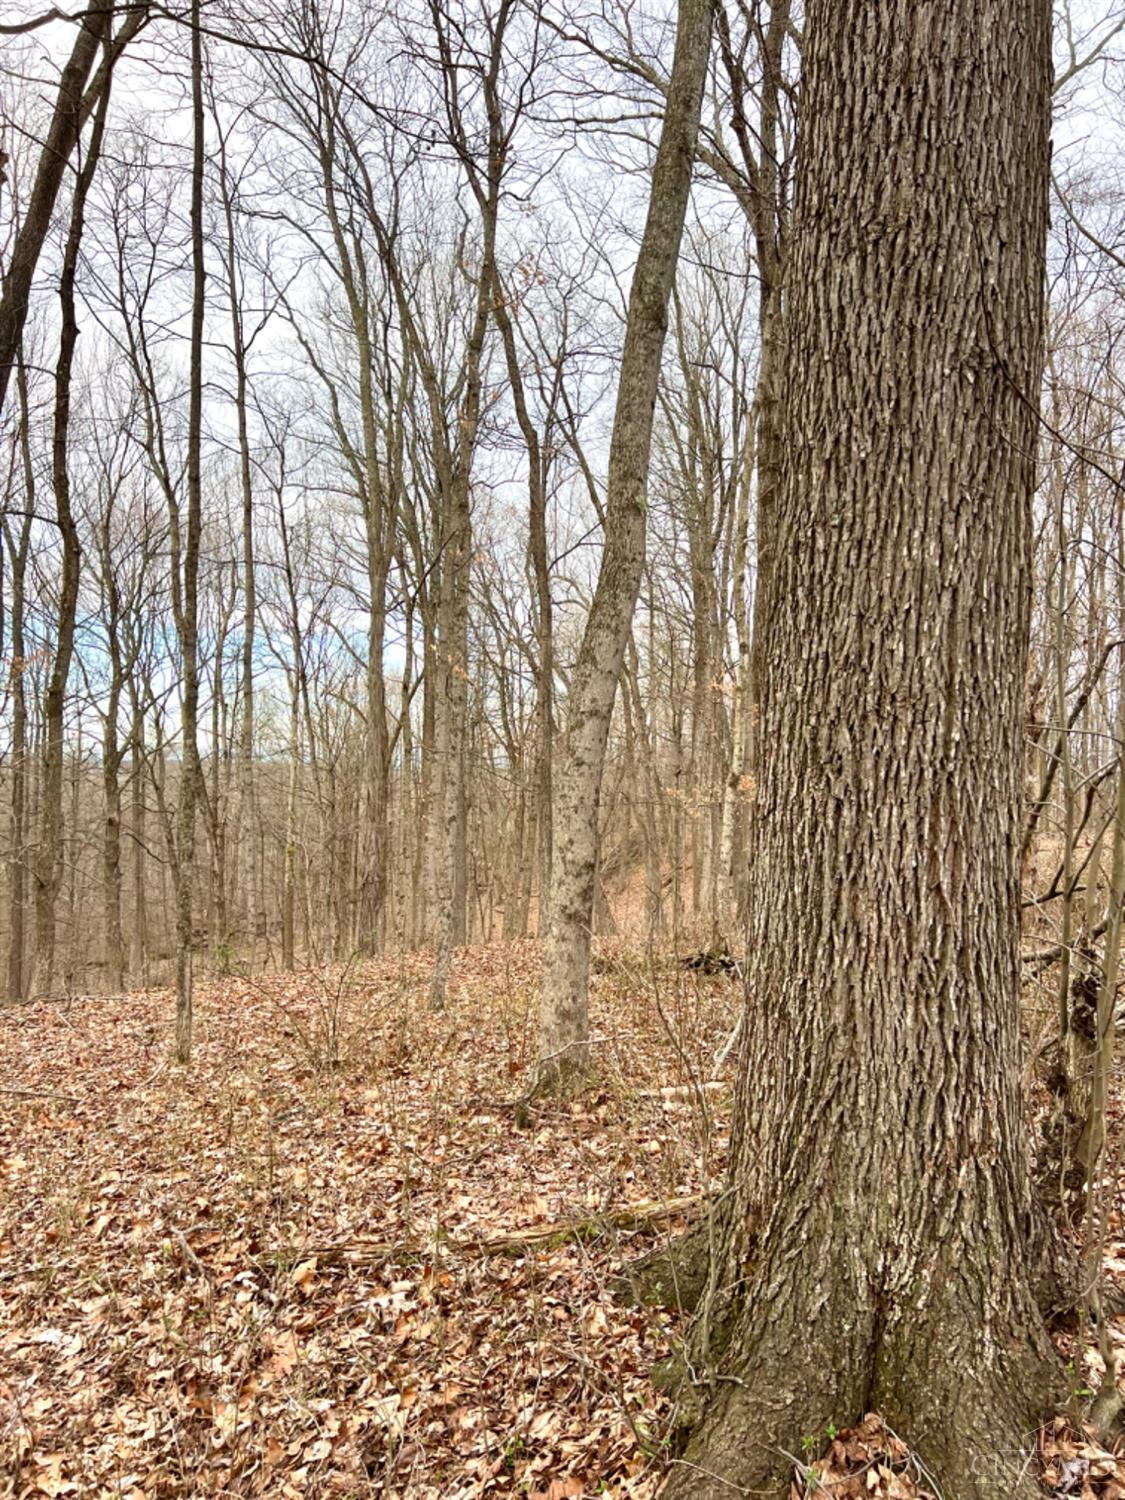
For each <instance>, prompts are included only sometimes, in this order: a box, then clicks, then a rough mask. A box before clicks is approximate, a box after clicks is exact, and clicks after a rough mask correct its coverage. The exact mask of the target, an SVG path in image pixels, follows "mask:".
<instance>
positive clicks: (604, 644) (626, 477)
mask: <svg viewBox="0 0 1125 1500" xmlns="http://www.w3.org/2000/svg"><path fill="white" fill-rule="evenodd" d="M710 40H711V0H680V5H679V19H678V23H677V30H676V52H675V56H674V58H673V62H672V77H671V81H670V83H669V86H668V97H667V103H666V106H665V111H664V124H663V127H662V129H661V132H660V145H659V147H658V148H657V152H656V161H655V164H654V166H653V173H652V190H651V195H650V199H649V208H648V218H647V220H646V222H645V228H644V234H643V237H642V239H641V247H640V251H639V252H638V255H637V266H636V270H635V271H634V273H633V284H632V286H631V288H630V291H629V311H628V317H627V322H626V328H625V347H624V350H623V352H622V357H621V375H620V378H619V381H618V387H617V408H616V411H615V413H614V422H613V439H612V442H611V445H610V453H609V474H608V483H607V494H606V518H605V548H604V551H603V553H602V562H601V568H600V570H599V573H598V583H597V588H596V589H595V592H594V600H593V604H592V605H591V607H590V614H589V618H588V619H587V621H586V630H585V633H584V635H583V637H582V645H581V647H580V648H579V652H578V660H577V661H576V662H575V665H574V672H573V675H572V678H571V684H570V695H569V700H568V707H567V720H566V743H565V746H564V747H563V753H562V755H561V756H560V757H559V759H558V765H557V772H556V787H555V805H554V811H553V827H554V841H553V851H552V867H551V892H550V899H551V927H550V933H549V935H548V940H547V958H546V973H545V975H544V979H543V996H542V1009H541V1015H540V1029H539V1057H540V1065H539V1083H540V1084H549V1083H553V1082H555V1081H557V1080H558V1079H559V1078H560V1077H561V1076H562V1075H564V1074H566V1073H572V1072H577V1073H581V1072H583V1071H584V1070H585V1069H586V1067H587V1066H588V1064H589V1049H590V1043H589V1019H588V1009H587V991H588V986H589V979H590V924H591V920H592V917H593V909H594V880H595V873H596V870H597V864H598V804H599V801H600V798H601V784H602V773H603V770H604V768H605V747H606V741H607V739H608V737H609V725H610V718H611V716H612V714H613V700H614V698H615V697H616V695H617V684H618V681H619V679H620V677H621V667H622V663H623V661H624V658H625V647H626V643H627V642H628V639H629V632H630V629H631V628H632V623H633V609H634V607H635V605H636V602H637V591H638V589H639V588H640V585H641V574H642V572H643V570H644V560H645V493H646V488H647V484H648V466H649V456H650V453H651V449H652V418H653V408H654V407H655V405H656V389H657V382H658V380H659V377H660V360H661V354H662V352H663V349H664V335H665V332H666V331H667V326H668V299H669V297H670V296H671V292H672V283H673V281H674V279H675V275H676V263H677V261H678V260H679V254H680V239H681V236H682V235H683V228H684V215H685V213H686V211H687V203H688V196H689V194H690V192H691V178H692V167H693V164H694V160H695V144H696V137H697V134H698V131H699V110H700V103H701V100H702V95H703V80H704V77H705V75H706V72H707V59H708V55H709V52H710Z"/></svg>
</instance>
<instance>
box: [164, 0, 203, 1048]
mask: <svg viewBox="0 0 1125 1500" xmlns="http://www.w3.org/2000/svg"><path fill="white" fill-rule="evenodd" d="M199 11H200V0H192V6H191V108H192V163H191V262H192V300H191V355H190V371H189V377H188V380H189V390H188V433H187V516H186V523H185V524H184V526H183V527H182V528H181V521H180V515H179V510H178V508H173V512H172V515H171V517H170V520H171V525H172V536H173V545H172V566H173V581H174V584H175V589H174V593H175V594H176V595H178V598H177V599H176V602H175V605H174V608H175V613H176V633H177V636H178V638H179V646H180V674H181V680H182V687H181V698H180V737H181V748H180V785H179V800H178V805H177V809H176V869H175V876H176V1048H175V1050H176V1061H177V1062H179V1063H182V1064H186V1063H187V1062H189V1061H190V1059H191V1031H192V1004H193V993H192V991H193V984H192V960H193V931H192V926H193V924H192V905H193V897H194V891H195V809H196V802H197V800H198V793H199V781H200V775H201V771H200V766H199V747H198V741H197V727H198V724H197V721H198V714H199V598H198V590H199V546H200V533H201V530H202V514H203V476H202V439H203V310H204V309H203V299H204V274H205V273H204V264H203V161H204V157H203V148H204V142H203V38H202V35H201V33H200V30H199V24H200V20H199Z"/></svg>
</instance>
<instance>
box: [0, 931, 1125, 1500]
mask: <svg viewBox="0 0 1125 1500" xmlns="http://www.w3.org/2000/svg"><path fill="white" fill-rule="evenodd" d="M598 969H599V973H598V975H597V977H596V980H595V985H594V994H593V1025H594V1032H595V1036H596V1037H597V1039H598V1040H597V1044H596V1054H597V1058H598V1076H597V1082H596V1084H595V1085H594V1087H592V1088H591V1089H590V1090H589V1091H588V1092H587V1093H585V1094H584V1095H582V1096H581V1097H579V1098H575V1099H572V1100H562V1101H556V1102H553V1103H551V1104H550V1105H549V1106H545V1107H542V1108H539V1109H538V1110H537V1112H536V1114H535V1118H534V1120H533V1122H532V1126H531V1128H530V1129H527V1130H517V1129H516V1128H515V1127H514V1123H513V1109H512V1105H513V1101H514V1100H515V1099H516V1098H517V1096H518V1095H519V1094H520V1092H521V1090H522V1089H524V1088H525V1086H526V1083H527V1079H528V1068H529V1065H530V1063H531V1061H532V1059H533V1056H534V1037H535V1018H536V1017H535V1013H536V1000H537V994H536V986H537V980H538V974H539V950H538V948H537V947H536V946H535V945H533V944H517V945H507V946H505V947H493V948H482V949H474V950H467V951H465V952H463V953H462V954H461V955H459V958H458V962H457V966H456V969H455V973H454V982H453V998H452V1001H451V1004H450V1007H449V1009H448V1010H447V1011H446V1012H445V1013H444V1014H443V1015H441V1016H434V1015H432V1014H430V1013H429V1012H428V1010H427V1009H426V986H427V980H428V974H429V968H428V962H427V959H426V957H425V956H424V955H407V956H396V957H394V958H393V959H388V960H385V961H380V962H377V963H372V964H368V965H364V966H362V967H359V968H356V969H352V970H349V971H347V972H345V973H343V974H342V975H341V974H340V973H339V971H336V972H333V973H331V974H326V973H320V972H316V971H309V972H307V973H304V974H297V975H291V976H287V977H285V978H280V977H270V978H268V979H263V980H261V981H259V982H250V981H247V980H245V979H223V980H217V981H213V982H207V983H201V984H199V985H198V987H197V1001H196V1028H195V1047H194V1053H193V1059H192V1063H191V1066H190V1067H189V1068H187V1069H181V1068H177V1067H175V1066H174V1065H173V1064H171V1063H170V1062H169V1061H168V1055H169V1046H170V1039H171V1027H172V1001H171V998H170V996H169V994H168V993H167V991H147V992H143V993H139V994H132V995H128V996H124V997H121V996H119V997H113V998H108V999H107V998H85V999H75V1000H73V1001H70V1002H60V1003H50V1004H46V1003H43V1004H37V1005H33V1006H28V1007H23V1008H19V1009H16V1010H9V1011H7V1012H0V1496H3V1497H4V1500H8V1497H11V1500H22V1497H30V1496H38V1495H48V1496H57V1495H63V1496H70V1495H73V1496H78V1497H80V1500H85V1497H102V1496H105V1497H109V1496H113V1497H127V1500H157V1497H164V1496H195V1495H199V1496H204V1495H211V1496H270V1497H274V1496H276V1497H294V1500H298V1497H300V1500H304V1497H309V1500H320V1497H334V1496H356V1497H360V1496H388V1497H391V1496H402V1497H417V1500H431V1497H433V1500H445V1497H449V1500H454V1497H458V1500H459V1497H465V1500H467V1497H470V1496H485V1495H498V1496H499V1495H519V1496H527V1497H532V1500H565V1497H571V1496H592V1495H599V1494H604V1495H611V1496H623V1497H624V1496H634V1497H645V1496H652V1495H654V1494H655V1492H656V1489H657V1487H658V1485H659V1482H660V1479H661V1477H662V1475H663V1474H664V1472H666V1465H667V1461H668V1433H669V1428H670V1419H671V1409H670V1403H669V1401H668V1399H667V1398H666V1397H665V1396H663V1395H661V1394H660V1393H659V1392H658V1391H657V1390H656V1389H655V1388H654V1387H653V1385H652V1384H651V1381H650V1375H651V1371H652V1368H653V1365H654V1364H655V1363H656V1362H657V1361H658V1360H659V1359H661V1358H662V1357H664V1356H665V1355H666V1354H667V1353H668V1352H669V1350H670V1348H671V1347H672V1346H673V1345H674V1343H675V1341H676V1339H677V1337H678V1336H679V1334H680V1332H681V1330H682V1319H680V1318H679V1317H678V1316H677V1315H675V1314H674V1313H670V1312H668V1311H664V1310H658V1309H648V1308H646V1309H643V1310H638V1309H635V1308H628V1307H623V1306H621V1305H619V1304H618V1303H617V1302H615V1300H614V1298H613V1295H612V1287H611V1283H612V1278H613V1276H614V1275H615V1273H616V1272H617V1271H619V1269H620V1268H621V1266H622V1265H623V1264H624V1263H627V1262H628V1261H629V1260H630V1259H632V1258H634V1257H636V1256H638V1255H640V1254H642V1253H644V1251H646V1250H647V1249H649V1248H651V1246H652V1245H653V1243H654V1241H655V1238H656V1237H657V1236H659V1235H664V1234H672V1233H675V1232H676V1231H677V1229H679V1228H682V1227H683V1224H684V1223H685V1222H686V1219H685V1215H687V1214H689V1213H690V1212H691V1208H692V1204H693V1200H695V1199H696V1198H697V1197H698V1195H700V1194H702V1193H704V1192H705V1191H706V1190H708V1189H710V1188H713V1187H714V1186H715V1184H717V1183H718V1182H719V1181H720V1180H721V1176H722V1172H723V1167H724V1163H725V1154H726V1148H727V1139H728V1135H727V1126H728V1121H729V1116H730V1105H731V1097H730V1087H729V1080H730V1066H729V1064H728V1067H727V1070H726V1074H725V1078H724V1080H723V1081H720V1082H718V1083H710V1084H709V1086H708V1087H707V1088H706V1089H699V1088H696V1087H695V1086H694V1084H695V1083H698V1082H699V1081H701V1080H710V1079H711V1076H712V1064H713V1058H714V1055H715V1052H716V1050H717V1049H718V1048H719V1047H720V1045H721V1043H722V1042H723V1040H724V1038H725V1037H726V1035H727V1034H728V1032H729V1030H730V1027H731V1025H732V1024H733V1021H734V1018H735V1016H736V1014H737V1005H738V992H737V989H736V987H735V986H734V985H732V984H731V983H730V981H729V980H727V979H725V978H723V977H716V978H704V977H701V976H698V975H696V974H690V973H686V972H684V971H682V970H680V969H678V968H676V967H675V966H674V965H671V964H663V965H657V964H655V963H654V962H650V961H647V960H644V959H642V958H640V957H639V956H638V955H636V954H635V953H634V954H632V955H630V954H629V953H628V952H627V951H626V950H624V949H620V950H616V949H613V948H612V947H610V948H607V949H606V950H604V951H603V953H602V956H601V960H600V962H599V965H598ZM1120 1108H1121V1101H1115V1109H1117V1110H1120ZM1123 1215H1125V1204H1123V1203H1122V1202H1117V1203H1115V1205H1114V1212H1113V1215H1112V1218H1111V1226H1110V1227H1111V1235H1110V1247H1109V1255H1110V1271H1111V1273H1114V1274H1119V1273H1120V1274H1125V1244H1122V1242H1121V1241H1122V1237H1123V1236H1125V1228H1123V1222H1125V1219H1123ZM1118 1332H1119V1333H1120V1335H1121V1339H1122V1342H1125V1325H1121V1326H1120V1327H1119V1328H1118ZM1041 1442H1042V1448H1043V1452H1044V1460H1045V1471H1044V1472H1045V1480H1046V1481H1047V1482H1048V1484H1049V1485H1050V1487H1051V1488H1052V1489H1053V1490H1054V1492H1055V1493H1056V1494H1059V1495H1074V1496H1080V1497H1086V1500H1090V1497H1100V1500H1120V1497H1122V1496H1125V1463H1117V1462H1116V1461H1115V1460H1114V1459H1113V1458H1112V1457H1111V1456H1109V1455H1105V1454H1102V1453H1101V1452H1100V1450H1098V1449H1097V1447H1096V1445H1094V1444H1093V1443H1092V1442H1091V1441H1089V1440H1088V1439H1087V1438H1086V1437H1085V1436H1084V1435H1083V1433H1082V1432H1081V1431H1080V1430H1073V1429H1067V1428H1065V1427H1064V1426H1063V1425H1062V1424H1060V1426H1059V1428H1058V1430H1057V1431H1053V1432H1051V1433H1049V1434H1047V1435H1045V1436H1044V1437H1043V1438H1042V1440H1041ZM810 1443H811V1444H812V1447H813V1448H815V1449H817V1450H819V1449H821V1448H825V1449H828V1452H827V1453H826V1454H825V1455H824V1457H823V1458H822V1460H821V1462H820V1463H819V1464H818V1465H817V1472H818V1475H819V1478H818V1479H814V1478H813V1477H812V1476H810V1477H808V1479H807V1480H806V1481H804V1482H803V1483H802V1484H796V1483H795V1485H794V1494H795V1495H804V1494H806V1493H807V1494H808V1495H810V1496H811V1495H813V1494H814V1493H815V1494H817V1495H828V1494H830V1495H832V1496H833V1497H836V1500H839V1497H844V1496H859V1495H865V1496H875V1497H879V1496H882V1497H887V1500H892V1497H899V1500H908V1497H921V1496H924V1495H925V1494H926V1490H925V1488H924V1486H923V1485H921V1484H920V1483H918V1482H917V1481H916V1480H915V1479H914V1478H913V1477H912V1472H913V1470H912V1465H911V1461H910V1458H909V1455H907V1454H906V1453H905V1452H904V1451H900V1450H899V1449H898V1448H897V1447H896V1445H895V1441H894V1439H893V1437H892V1436H889V1435H887V1434H885V1433H883V1432H881V1431H880V1429H879V1428H878V1426H877V1424H874V1423H867V1424H865V1425H864V1426H863V1427H861V1428H859V1429H856V1430H855V1431H853V1432H852V1433H845V1434H839V1435H833V1440H832V1441H830V1439H829V1437H824V1438H823V1440H822V1441H814V1440H812V1439H810ZM816 1456H817V1455H816V1452H815V1451H810V1454H809V1456H808V1461H809V1462H810V1463H811V1461H812V1459H813V1458H815V1457H816Z"/></svg>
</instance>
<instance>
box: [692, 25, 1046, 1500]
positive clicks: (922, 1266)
mask: <svg viewBox="0 0 1125 1500" xmlns="http://www.w3.org/2000/svg"><path fill="white" fill-rule="evenodd" d="M805 49H806V50H805V58H806V72H805V82H804V85H803V96H802V111H803V116H802V118H803V135H802V141H801V146H800V157H799V162H798V169H797V197H796V209H795V221H794V228H793V239H792V259H791V261H790V263H789V270H788V282H787V298H788V300H787V307H786V329H785V334H786V338H785V354H784V361H785V362H784V367H783V381H782V388H781V401H782V409H781V422H782V432H783V435H784V442H783V445H782V450H781V452H782V469H781V474H780V483H779V486H778V491H777V496H776V509H775V513H774V516H773V517H772V535H771V541H772V543H773V558H772V564H771V568H770V576H769V580H768V596H767V598H766V599H765V601H764V604H763V610H764V613H763V615H762V624H763V634H762V636H761V638H760V647H761V657H760V664H761V690H762V693H761V736H760V755H759V762H758V769H759V792H758V806H757V810H756V815H755V819H754V829H753V834H752V845H753V850H752V852H753V857H754V872H755V880H754V886H755V890H754V897H753V900H752V912H751V930H750V941H749V947H748V951H749V960H748V963H749V970H750V972H749V988H750V993H751V995H752V997H753V999H752V1002H751V1006H750V1009H749V1011H748V1013H747V1016H746V1035H745V1038H744V1044H743V1052H742V1061H741V1071H740V1079H739V1084H738V1096H737V1106H736V1122H735V1132H734V1139H733V1143H732V1167H731V1178H730V1190H731V1205H730V1210H729V1213H730V1217H729V1219H728V1220H727V1221H726V1225H727V1227H726V1228H725V1230H724V1232H723V1234H722V1236H721V1238H720V1243H719V1249H718V1252H717V1261H716V1263H715V1265H714V1267H713V1275H712V1282H711V1285H712V1287H713V1288H714V1289H715V1290H714V1294H713V1295H712V1296H710V1297H709V1298H708V1299H705V1303H704V1311H703V1313H702V1314H701V1316H700V1320H699V1323H698V1328H697V1334H696V1348H695V1350H694V1359H693V1365H694V1368H695V1369H696V1370H702V1371H704V1372H711V1373H713V1374H714V1375H716V1376H721V1377H723V1378H721V1379H716V1380H715V1383H714V1384H713V1385H711V1387H710V1389H709V1390H706V1389H705V1390H704V1392H703V1393H702V1394H704V1395H705V1400H704V1404H703V1407H702V1410H701V1412H700V1414H699V1415H698V1417H697V1419H696V1422H695V1426H694V1431H693V1432H692V1433H691V1435H690V1438H689V1441H688V1443H687V1446H686V1449H685V1452H684V1457H683V1459H682V1460H681V1461H680V1463H679V1465H678V1466H677V1467H675V1468H674V1469H673V1471H672V1474H671V1477H670V1479H669V1482H668V1485H667V1489H666V1493H667V1494H668V1495H669V1496H674V1497H681V1496H689V1495H690V1496H691V1497H693V1500H700V1497H710V1496H714V1497H719V1496H723V1497H724V1500H725V1497H727V1496H729V1495H730V1494H732V1493H734V1492H735V1491H734V1489H733V1488H732V1486H743V1487H744V1488H743V1489H742V1490H740V1491H739V1493H748V1492H753V1493H755V1494H762V1495H768V1496H782V1495H787V1494H788V1484H789V1472H790V1471H791V1470H792V1459H791V1458H790V1457H787V1456H786V1455H792V1454H795V1453H799V1452H800V1451H801V1442H802V1438H805V1437H806V1436H808V1435H813V1436H814V1437H815V1438H821V1437H822V1436H823V1434H824V1433H825V1430H826V1428H828V1427H829V1425H830V1424H835V1425H836V1426H838V1427H842V1426H844V1425H845V1424H847V1423H848V1422H850V1421H852V1420H854V1419H857V1418H859V1417H860V1416H862V1415H863V1413H864V1412H865V1411H866V1410H868V1409H872V1408H874V1409H878V1410H880V1411H881V1412H882V1413H883V1415H884V1416H885V1418H886V1419H887V1421H888V1422H889V1423H890V1424H891V1426H892V1427H893V1428H894V1429H895V1430H896V1431H897V1432H898V1433H899V1434H900V1435H901V1436H902V1437H903V1438H904V1439H905V1440H906V1441H907V1442H909V1443H911V1444H913V1445H914V1446H915V1447H916V1448H917V1450H918V1451H919V1452H920V1454H921V1456H922V1458H923V1459H924V1460H925V1462H926V1464H927V1466H928V1468H929V1470H930V1472H931V1473H932V1474H933V1476H934V1477H935V1479H936V1481H937V1482H938V1484H939V1485H940V1486H941V1490H942V1493H944V1494H945V1495H947V1496H949V1497H951V1500H952V1497H956V1500H985V1497H986V1496H987V1497H990V1500H991V1497H994V1496H996V1495H1000V1494H1003V1495H1005V1496H1018V1497H1030V1496H1031V1495H1033V1494H1034V1493H1035V1492H1036V1486H1035V1483H1034V1480H1033V1477H1032V1475H1031V1472H1030V1466H1028V1465H1027V1463H1026V1458H1027V1455H1026V1454H1025V1452H1024V1451H1022V1450H1024V1449H1025V1447H1026V1442H1027V1438H1026V1434H1028V1433H1029V1432H1033V1431H1034V1429H1035V1426H1036V1424H1037V1422H1038V1420H1039V1418H1040V1417H1041V1416H1042V1414H1043V1412H1044V1410H1045V1409H1046V1408H1047V1407H1048V1406H1049V1404H1050V1403H1051V1401H1052V1399H1053V1398H1054V1396H1055V1395H1056V1373H1057V1372H1056V1366H1055V1362H1054V1357H1053V1352H1052V1349H1051V1345H1050V1342H1049V1340H1048V1338H1047V1334H1046V1331H1045V1328H1044V1324H1043V1320H1042V1317H1041V1315H1040V1313H1039V1310H1038V1308H1037V1305H1036V1300H1035V1296H1034V1292H1033V1280H1034V1272H1035V1265H1034V1258H1035V1244H1034V1242H1035V1235H1034V1232H1033V1228H1032V1226H1033V1225H1034V1223H1035V1222H1036V1215H1035V1213H1034V1211H1033V1209H1034V1205H1033V1202H1032V1197H1031V1188H1030V1181H1029V1175H1028V1168H1027V1163H1026V1160H1025V1150H1024V1136H1023V1124H1022V1120H1021V1097H1020V1085H1019V1055H1018V1048H1019V1038H1018V958H1017V955H1018V947H1017V941H1018V921H1019V883H1018V856H1019V840H1020V832H1021V830H1020V822H1019V812H1020V771H1021V726H1022V712H1023V684H1024V670H1025V663H1026V651H1027V629H1028V607H1029V589H1030V581H1031V575H1030V541H1031V529H1030V496H1031V491H1032V485H1033V479H1034V475H1033V462H1034V459H1033V455H1034V452H1035V437H1036V421H1035V413H1034V401H1035V397H1036V392H1037V389H1038V381H1039V375H1040V367H1041V344H1042V327H1043V315H1042V277H1043V264H1044V241H1045V229H1046V222H1047V194H1046V187H1047V171H1048V133H1049V117H1050V104H1049V100H1050V6H1049V4H1048V3H1047V0H984V3H978V0H950V3H947V4H945V5H942V6H925V7H921V8H919V6H918V5H917V4H915V3H914V0H857V3H855V4H853V5H849V6H846V7H845V6H842V5H840V4H839V3H834V0H812V3H810V4H809V6H808V11H807V24H806V29H805Z"/></svg>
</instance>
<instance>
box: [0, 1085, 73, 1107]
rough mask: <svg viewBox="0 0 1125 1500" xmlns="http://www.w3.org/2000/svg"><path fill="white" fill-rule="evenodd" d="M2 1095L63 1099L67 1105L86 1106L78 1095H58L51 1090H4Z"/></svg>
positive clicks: (1, 1089)
mask: <svg viewBox="0 0 1125 1500" xmlns="http://www.w3.org/2000/svg"><path fill="white" fill-rule="evenodd" d="M0 1094H13V1095H14V1096H15V1097H16V1098H17V1099H62V1100H63V1101H64V1103H66V1104H85V1102H86V1101H85V1099H79V1098H78V1096H77V1095H76V1094H56V1093H53V1092H52V1091H51V1090H50V1089H4V1088H0Z"/></svg>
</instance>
